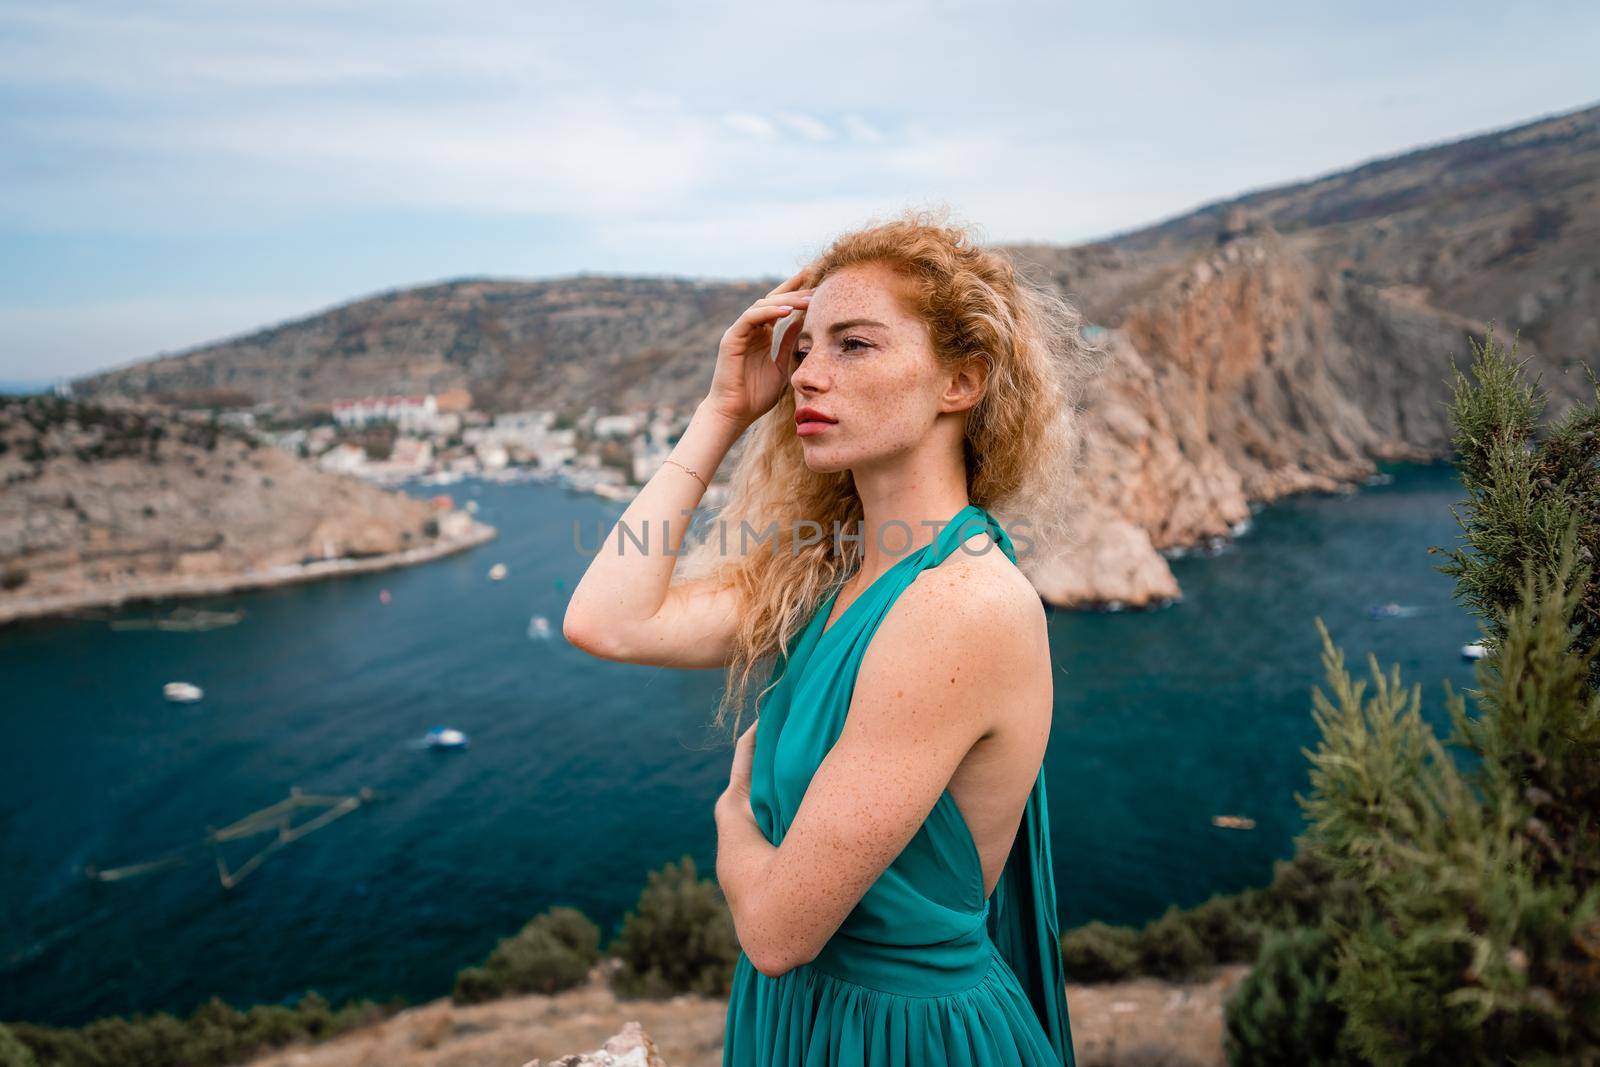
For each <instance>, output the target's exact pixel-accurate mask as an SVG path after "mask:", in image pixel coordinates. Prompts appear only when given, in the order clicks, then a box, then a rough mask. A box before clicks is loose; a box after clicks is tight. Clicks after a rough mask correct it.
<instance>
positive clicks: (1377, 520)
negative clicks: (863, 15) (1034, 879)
mask: <svg viewBox="0 0 1600 1067" xmlns="http://www.w3.org/2000/svg"><path fill="white" fill-rule="evenodd" d="M1390 469H1391V470H1392V472H1393V474H1394V481H1393V483H1392V484H1388V485H1380V486H1372V487H1368V488H1364V489H1362V490H1361V491H1360V492H1359V493H1356V494H1354V495H1349V496H1320V495H1317V496H1301V497H1295V498H1291V499H1289V500H1285V501H1281V502H1279V503H1277V504H1275V505H1272V506H1270V507H1267V508H1264V509H1262V510H1260V511H1259V512H1258V513H1257V515H1256V516H1255V519H1254V526H1253V528H1252V529H1251V530H1250V531H1249V532H1248V533H1247V534H1246V535H1245V536H1244V537H1242V538H1241V539H1240V540H1239V541H1238V543H1237V544H1235V545H1233V546H1232V547H1230V548H1229V549H1228V550H1226V551H1225V552H1223V553H1222V554H1221V555H1218V556H1215V557H1210V558H1203V557H1190V558H1185V559H1181V560H1178V561H1176V562H1175V563H1174V567H1175V570H1176V572H1177V574H1178V578H1179V580H1180V582H1181V583H1182V585H1183V588H1184V592H1185V599H1184V601H1183V602H1182V603H1181V604H1178V605H1175V606H1173V607H1171V608H1168V609H1166V610H1163V611H1156V612H1123V613H1114V614H1111V613H1108V614H1084V613H1076V612H1060V611H1058V612H1052V613H1051V622H1050V626H1051V640H1052V645H1053V647H1054V650H1055V656H1056V664H1057V668H1058V673H1057V675H1056V719H1055V726H1054V730H1053V732H1052V735H1051V741H1050V752H1049V756H1048V771H1049V789H1050V797H1051V819H1052V823H1053V830H1054V839H1053V847H1054V852H1055V859H1056V865H1057V873H1058V880H1059V886H1060V891H1061V904H1062V912H1063V922H1064V923H1065V924H1066V925H1068V926H1072V925H1076V924H1078V923H1081V922H1085V921H1087V920H1090V919H1103V920H1107V921H1111V922H1138V921H1143V920H1145V919H1149V918H1151V917H1153V916H1155V915H1158V914H1160V912H1161V911H1162V910H1163V909H1165V908H1166V907H1167V906H1168V905H1169V904H1178V905H1189V904H1194V903H1196V902H1198V901H1201V900H1203V899H1205V898H1206V897H1207V896H1209V895H1210V894H1212V893H1214V892H1218V891H1228V890H1234V889H1239V888H1243V887H1245V886H1250V885H1258V884H1262V883H1265V882H1266V881H1267V880H1268V879H1269V878H1270V877H1271V869H1272V862H1273V860H1274V859H1277V858H1280V857H1285V856H1287V855H1289V853H1290V851H1291V849H1292V838H1293V836H1294V835H1295V834H1296V833H1297V832H1298V831H1299V830H1300V828H1301V826H1302V820H1301V816H1300V811H1299V808H1298V806H1297V804H1296V802H1295V800H1294V793H1295V792H1296V791H1301V792H1304V790H1305V788H1306V761H1305V758H1304V756H1303V755H1302V753H1301V751H1300V749H1301V746H1308V745H1312V744H1314V743H1315V740H1316V736H1315V727H1314V724H1313V722H1312V720H1311V716H1310V709H1311V689H1312V687H1313V686H1316V685H1321V684H1322V683H1323V675H1322V669H1321V665H1320V663H1319V659H1318V651H1319V643H1318V636H1317V633H1316V629H1315V626H1314V625H1313V622H1312V620H1313V618H1314V617H1315V616H1317V615H1321V616H1322V618H1323V619H1324V621H1325V622H1326V623H1327V624H1328V626H1329V628H1330V629H1331V631H1332V633H1333V635H1334V637H1335V639H1336V640H1337V641H1338V642H1339V643H1340V645H1341V646H1342V647H1343V648H1344V650H1345V653H1346V656H1347V663H1348V665H1349V666H1350V667H1351V668H1352V669H1353V670H1355V671H1357V672H1359V673H1361V674H1363V675H1364V674H1365V672H1366V663H1365V660H1366V656H1367V653H1368V652H1369V651H1373V652H1376V653H1377V655H1378V658H1379V662H1380V664H1381V665H1382V666H1383V668H1384V669H1385V670H1387V669H1388V667H1389V665H1390V664H1391V663H1393V662H1398V663H1399V664H1400V667H1401V671H1402V677H1403V679H1404V680H1405V681H1406V682H1407V683H1410V682H1413V681H1418V682H1421V683H1422V685H1423V700H1424V705H1425V708H1426V710H1427V714H1428V716H1429V718H1430V719H1431V720H1432V721H1434V722H1435V723H1436V724H1439V725H1441V726H1442V725H1443V724H1444V722H1445V721H1446V720H1445V712H1444V705H1443V688H1442V686H1441V685H1440V682H1441V680H1442V679H1446V678H1448V679H1449V680H1450V681H1451V683H1452V684H1453V685H1455V686H1457V687H1463V686H1470V685H1472V684H1473V675H1472V669H1471V665H1470V664H1468V663H1465V662H1463V661H1462V660H1461V659H1460V658H1459V655H1458V651H1457V650H1458V648H1459V647H1460V645H1461V644H1463V643H1464V642H1466V641H1468V640H1471V639H1473V638H1474V637H1475V636H1476V635H1477V633H1478V628H1477V622H1476V620H1475V619H1474V618H1473V617H1472V616H1470V615H1469V614H1468V613H1467V612H1466V611H1465V610H1464V609H1463V608H1462V607H1461V606H1459V605H1458V604H1457V603H1456V602H1455V601H1454V599H1453V596H1452V593H1453V589H1454V584H1453V582H1452V581H1451V580H1450V579H1448V578H1446V577H1445V576H1443V575H1441V574H1439V573H1437V571H1436V570H1435V569H1434V568H1435V567H1436V566H1437V565H1438V563H1439V562H1441V560H1442V557H1440V556H1430V555H1428V554H1427V551H1426V549H1427V546H1429V545H1444V546H1454V545H1456V544H1457V543H1458V530H1457V527H1456V524H1455V520H1454V519H1453V518H1452V516H1451V514H1450V510H1449V509H1450V505H1452V504H1453V503H1456V502H1457V501H1459V500H1460V499H1461V498H1462V496H1463V494H1462V492H1461V489H1460V486H1459V483H1458V482H1457V480H1456V477H1455V473H1454V471H1453V469H1452V468H1450V467H1449V466H1447V465H1438V466H1432V467H1425V466H1399V467H1394V468H1390ZM452 489H453V491H455V493H456V495H457V496H458V498H459V497H463V496H464V497H468V498H475V499H477V500H478V501H479V503H480V508H481V510H480V513H479V514H480V517H482V518H484V519H485V520H487V521H488V522H490V523H493V524H494V525H496V526H498V527H499V529H500V531H501V534H500V537H499V539H498V540H496V541H494V542H492V543H490V544H488V545H485V546H481V547H479V548H477V549H474V550H472V551H469V552H466V553H463V554H461V555H457V556H454V557H451V558H448V559H444V560H439V561H437V562H434V563H431V564H427V565H425V566H421V567H415V568H409V569H405V570H398V571H389V572H385V573H381V574H373V575H365V576H358V577H350V578H344V579H338V580H333V581H326V582H319V583H314V584H307V585H301V586H292V587H288V588H283V589H276V590H270V591H262V592H255V593H248V594H241V595H237V596H229V597H219V598H214V599H211V600H209V601H205V602H189V603H196V604H197V605H198V606H203V607H208V608H230V607H241V608H243V609H244V610H245V612H246V615H245V618H244V621H243V622H241V623H239V624H238V625H236V626H232V627H227V628H223V629H217V630H212V631H206V632H198V633H172V632H161V631H150V630H142V631H118V630H113V629H111V628H110V627H109V625H108V624H107V623H106V622H105V621H87V620H54V621H39V622H32V623H25V624H22V625H18V626H13V627H10V628H7V629H5V630H0V693H3V697H0V721H3V723H4V727H5V736H6V737H7V739H8V741H9V743H8V744H7V745H6V746H5V747H4V749H3V750H0V871H3V872H4V876H3V881H0V1019H7V1020H19V1019H26V1020H32V1021H38V1022H50V1023H57V1024H76V1023H81V1022H84V1021H86V1020H88V1019H91V1018H94V1017H96V1016H100V1015H104V1014H108V1013H128V1012H134V1011H155V1010H169V1011H174V1012H178V1013H181V1014H187V1013H188V1012H189V1011H191V1010H193V1008H194V1007H195V1006H196V1005H197V1004H199V1003H200V1002H202V1001H204V1000H205V999H206V998H207V997H209V996H211V995H213V994H215V995H218V996H221V997H222V998H223V999H225V1000H227V1001H229V1002H231V1003H234V1004H238V1005H244V1004H249V1003H256V1002H269V1001H276V1000H280V999H284V998H290V997H293V996H295V995H297V994H299V993H300V992H302V991H304V990H305V989H307V988H315V989H317V990H319V991H320V992H322V993H323V994H324V995H325V996H328V997H329V998H330V999H332V1000H334V1001H335V1002H336V1003H337V1002H340V1001H343V1000H344V999H345V998H347V997H352V996H371V997H374V998H379V999H382V998H386V997H388V996H391V995H394V994H400V995H402V996H404V997H406V998H408V999H412V1000H421V999H427V998H431V997H434V996H440V995H444V994H447V993H448V992H449V989H450V986H451V983H452V981H453V979H454V976H455V974H456V972H457V971H458V970H460V969H461V968H462V967H465V966H469V965H472V964H475V963H477V962H480V961H481V960H482V958H483V957H484V955H485V954H486V953H487V952H488V951H489V950H490V949H491V948H492V947H493V945H494V943H495V941H496V940H497V939H498V938H500V937H502V936H505V935H507V934H510V933H512V932H514V931H515V930H516V929H517V928H518V927H519V926H520V925H521V924H522V923H523V922H525V921H526V920H527V919H528V918H530V917H531V916H533V915H534V914H536V913H538V912H539V911H541V910H543V909H544V908H547V907H549V906H551V905H553V904H569V905H573V906H576V907H578V908H581V909H582V910H583V911H585V912H587V913H588V914H589V915H590V916H591V917H593V918H594V919H595V920H596V921H597V922H599V923H600V924H601V926H602V929H603V930H604V931H605V932H606V934H607V936H609V935H610V934H611V933H612V932H614V931H615V929H616V928H617V925H618V923H619V922H620V920H621V918H622V915H623V913H624V912H625V911H626V909H627V908H628V907H630V906H631V905H632V903H633V901H634V900H635V899H636V898H637V895H638V892H639V890H640V888H641V887H642V885H643V884H644V880H645V875H646V873H647V872H648V871H649V870H651V869H652V868H655V867H659V866H660V865H661V864H662V863H664V862H667V861H669V860H675V859H677V858H678V857H680V856H682V855H683V854H685V853H687V854H689V855H691V856H693V857H694V860H695V862H696V864H697V865H698V867H699V869H700V871H701V873H702V874H703V875H709V874H710V873H711V871H712V869H713V860H714V850H713V849H714V826H713V822H712V818H711V805H712V802H713V800H714V799H715V797H716V795H717V793H718V792H719V791H720V789H721V787H722V785H723V784H724V783H725V781H726V778H727V765H728V760H729V756H730V750H729V748H728V747H727V746H726V745H725V744H724V743H723V742H721V741H720V740H719V739H718V737H717V735H716V734H715V733H714V732H711V731H710V730H708V726H709V720H710V717H711V714H712V712H713V710H714V707H715V703H716V700H717V696H718V693H719V689H720V681H721V675H720V673H719V672H714V671H682V670H664V669H658V668H649V667H635V666H629V665H624V664H615V663H607V662H602V661H598V660H595V659H592V658H590V657H588V656H586V655H584V654H583V653H581V652H578V651H577V650H575V649H573V648H570V647H568V646H567V645H566V644H565V643H564V642H563V641H562V639H561V636H560V624H561V616H562V610H563V606H564V604H565V601H566V596H567V593H568V591H570V589H571V588H572V587H573V585H574V584H575V583H576V581H577V580H578V578H579V577H580V576H581V574H582V572H583V569H584V566H585V564H586V562H587V557H586V556H585V555H584V554H583V553H582V552H581V551H580V550H579V549H578V548H577V547H576V546H575V545H574V530H575V528H576V529H580V530H581V531H582V534H583V539H584V545H585V546H593V545H594V544H595V543H596V542H597V541H598V539H599V538H600V536H601V535H603V533H604V531H605V530H606V529H607V528H608V527H609V525H610V523H611V522H612V521H614V519H615V518H616V516H617V515H619V514H620V513H621V510H622V508H621V505H618V504H613V503H609V502H606V501H602V500H598V499H595V498H592V497H588V496H580V495H576V494H573V493H570V492H568V491H566V490H564V489H561V488H559V487H555V486H549V485H495V484H470V483H463V484H461V485H458V486H455V487H452ZM411 491H412V492H414V493H416V494H418V495H431V494H432V493H434V492H436V491H437V490H434V489H428V488H421V487H419V488H416V489H414V490H411ZM501 561H503V562H505V563H506V565H507V567H508V568H509V575H508V577H507V578H506V579H505V580H504V581H501V582H492V581H489V580H488V579H487V578H486V573H487V571H488V569H489V567H490V566H491V565H492V564H493V563H495V562H501ZM382 590H388V591H389V592H390V594H391V597H392V602H391V603H389V604H388V605H385V604H383V603H382V602H381V601H380V596H379V594H380V592H381V591H382ZM1386 601H1395V602H1398V603H1401V604H1404V605H1408V606H1412V607H1415V608H1416V609H1418V610H1417V613H1416V614H1414V615H1412V616H1410V617H1406V618H1390V619H1371V618H1369V617H1368V615H1367V608H1368V606H1369V605H1371V604H1374V603H1381V602H1386ZM171 606H173V605H171V604H168V605H160V606H136V607H133V608H130V609H128V610H127V611H125V612H123V615H124V616H125V617H131V616H147V615H150V614H153V613H155V612H156V611H158V610H165V609H166V608H170V607H171ZM536 614H539V615H544V616H546V617H548V618H549V620H550V622H551V627H552V631H553V636H552V637H551V638H550V639H549V640H539V639H535V638H530V637H529V635H528V628H529V620H530V618H531V617H532V616H534V615H536ZM178 679H181V680H186V681H191V682H195V683H196V684H198V685H200V686H202V687H203V688H204V690H205V699H204V700H203V701H201V702H200V703H197V704H188V705H185V704H171V703H168V702H166V701H165V700H164V699H163V697H162V692H161V687H162V685H163V684H164V683H166V682H168V681H172V680H178ZM441 724H443V725H449V726H455V727H458V728H460V729H462V730H464V731H465V732H466V733H467V734H468V735H470V737H471V739H472V743H471V746H470V748H469V749H468V750H466V751H463V752H442V751H431V750H427V749H424V748H421V747H418V744H417V742H418V740H419V739H420V737H421V736H422V735H423V734H424V733H425V732H426V731H427V730H428V729H429V728H431V727H433V726H435V725H441ZM291 786H299V787H300V788H301V789H303V790H305V791H306V792H308V793H330V794H351V793H355V792H357V791H358V790H359V789H361V788H362V787H364V786H365V787H370V788H372V789H373V790H375V791H376V792H377V795H378V799H377V800H376V801H375V802H374V803H372V804H371V805H368V806H365V807H362V808H360V809H358V810H356V811H354V812H352V813H350V814H348V815H346V816H344V817H342V818H340V819H338V820H336V821H334V822H332V823H331V824H329V825H328V826H326V827H325V828H323V829H321V830H318V831H316V832H314V833H312V834H310V835H309V836H307V837H306V838H304V839H302V840H299V841H296V842H294V843H292V844H289V845H288V846H286V847H285V848H283V849H281V850H280V851H278V852H277V853H275V854H273V855H272V856H270V857H269V858H268V859H267V860H266V862H265V863H264V864H263V865H262V866H261V867H260V868H259V869H258V870H256V871H255V872H254V873H252V874H250V875H249V876H248V877H247V878H246V879H245V880H244V881H243V882H242V883H241V884H240V885H238V886H237V887H235V888H234V889H232V890H224V889H222V888H221V886H220V885H219V883H218V879H217V876H216V873H215V867H214V865H213V862H212V859H211V857H210V855H209V853H208V852H206V851H205V850H204V849H202V848H199V847H198V843H199V842H200V841H201V840H202V839H203V837H204V835H205V832H206V828H207V827H208V826H221V825H224V824H227V823H230V822H232V821H234V820H236V819H238V818H240V817H241V816H244V815H246V814H247V813H249V812H251V811H253V810H256V809H258V808H262V807H265V806H266V805H268V804H271V803H273V802H275V801H278V800H281V799H283V798H284V797H285V796H286V795H287V794H288V791H289V788H290V787H291ZM1214 814H1237V815H1247V816H1250V817H1252V818H1254V819H1255V820H1256V828H1255V829H1254V830H1249V831H1240V830H1228V829H1220V828H1217V827H1215V826H1213V825H1212V824H1211V817H1212V815H1214ZM306 817H308V816H306V815H302V816H300V817H299V820H297V821H303V820H304V819H305V818H306ZM265 840H266V839H265V838H261V839H255V840H254V841H244V842H236V843H235V845H237V846H238V847H237V848H232V847H230V851H229V852H228V853H227V855H228V857H229V859H230V862H232V863H238V862H241V861H242V860H243V859H244V858H245V857H246V856H248V855H249V854H250V852H251V851H253V848H252V845H255V846H256V847H259V844H264V843H265ZM173 850H187V852H186V853H185V854H186V855H187V856H188V857H189V859H190V862H188V863H187V864H186V865H183V866H177V867H173V868H170V869H166V870H161V871H157V872H155V873H151V874H147V875H144V876H140V877H136V878H131V879H128V880H125V881H121V882H113V883H97V882H91V881H90V880H89V879H88V878H86V877H85V875H84V874H83V869H84V867H85V865H86V864H95V865H98V866H100V867H102V868H106V867H114V866H118V865H122V864H130V863H135V862H138V861H141V860H148V859H153V858H156V857H158V856H162V855H166V854H168V853H170V852H172V851H173Z"/></svg>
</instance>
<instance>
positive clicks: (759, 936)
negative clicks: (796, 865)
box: [714, 792, 801, 974]
mask: <svg viewBox="0 0 1600 1067" xmlns="http://www.w3.org/2000/svg"><path fill="white" fill-rule="evenodd" d="M714 811H715V815H716V824H717V885H718V886H719V887H720V888H721V889H722V895H723V897H724V898H725V899H726V900H727V901H728V910H729V911H730V912H732V913H733V929H734V933H735V934H737V935H738V938H739V946H740V947H741V948H742V949H744V954H745V955H746V956H748V957H750V961H751V963H753V964H755V966H756V968H757V970H760V971H762V972H763V973H767V974H778V973H781V972H782V971H784V970H787V969H789V968H790V967H792V966H794V965H796V964H797V963H799V962H801V961H798V960H793V961H791V960H780V959H777V958H775V957H776V952H775V947H776V942H777V940H778V939H777V938H776V937H775V936H773V935H774V931H772V930H769V929H767V928H766V926H765V923H766V920H765V918H764V917H763V914H762V910H761V908H760V907H759V906H758V902H759V900H760V894H761V889H762V886H764V885H765V884H766V877H767V868H768V866H769V865H770V864H771V863H772V860H773V857H775V856H776V855H777V854H778V850H777V849H776V848H774V847H773V845H772V842H770V841H768V840H767V838H766V835H765V834H763V833H762V832H761V827H760V826H758V825H757V824H756V821H755V818H754V817H753V816H752V815H751V814H750V801H749V799H748V798H747V797H745V796H743V795H742V794H738V793H731V792H724V793H723V794H722V796H720V797H719V798H717V803H716V807H715V809H714Z"/></svg>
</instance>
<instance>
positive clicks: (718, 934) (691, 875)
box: [608, 855, 739, 997]
mask: <svg viewBox="0 0 1600 1067" xmlns="http://www.w3.org/2000/svg"><path fill="white" fill-rule="evenodd" d="M608 951H609V952H610V954H611V955H614V956H617V957H620V958H621V960H622V967H621V968H620V969H619V970H618V971H617V973H616V974H615V975H614V976H613V978H612V983H611V984H612V988H613V989H614V990H615V991H616V993H617V995H618V996H622V997H666V996H672V995H674V994H676V993H702V994H705V995H707V996H726V995H727V994H728V992H729V991H730V990H731V989H732V986H733V968H734V964H735V963H737V962H738V959H739V940H738V937H737V935H736V934H735V933H734V928H733V915H732V913H731V912H729V910H728V902H727V900H726V899H725V898H724V897H723V895H722V890H721V888H720V887H718V885H717V883H716V882H715V881H713V880H712V879H709V878H706V879H697V878H696V877H695V866H694V859H693V857H691V856H688V855H685V856H684V857H683V860H682V861H681V863H677V864H673V863H668V864H666V866H664V867H662V868H661V869H660V870H658V871H651V872H650V875H649V878H648V881H647V884H646V885H645V888H644V891H643V892H642V893H641V894H640V895H639V902H638V904H637V905H636V906H635V908H634V910H633V911H630V912H629V913H628V914H627V916H626V917H625V918H624V919H623V923H622V932H621V933H620V934H619V935H618V936H617V938H616V939H615V940H614V941H613V942H612V943H611V945H610V947H609V950H608Z"/></svg>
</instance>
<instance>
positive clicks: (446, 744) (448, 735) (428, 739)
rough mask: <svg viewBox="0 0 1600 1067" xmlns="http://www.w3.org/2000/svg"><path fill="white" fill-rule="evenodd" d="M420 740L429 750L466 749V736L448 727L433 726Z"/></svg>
mask: <svg viewBox="0 0 1600 1067" xmlns="http://www.w3.org/2000/svg"><path fill="white" fill-rule="evenodd" d="M422 740H423V743H424V744H426V745H427V746H428V747H429V748H466V747H467V735H466V734H464V733H462V732H461V731H460V730H455V729H452V728H450V727H448V726H435V727H434V728H433V729H431V730H429V731H428V732H427V733H426V734H425V735H423V738H422Z"/></svg>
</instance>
